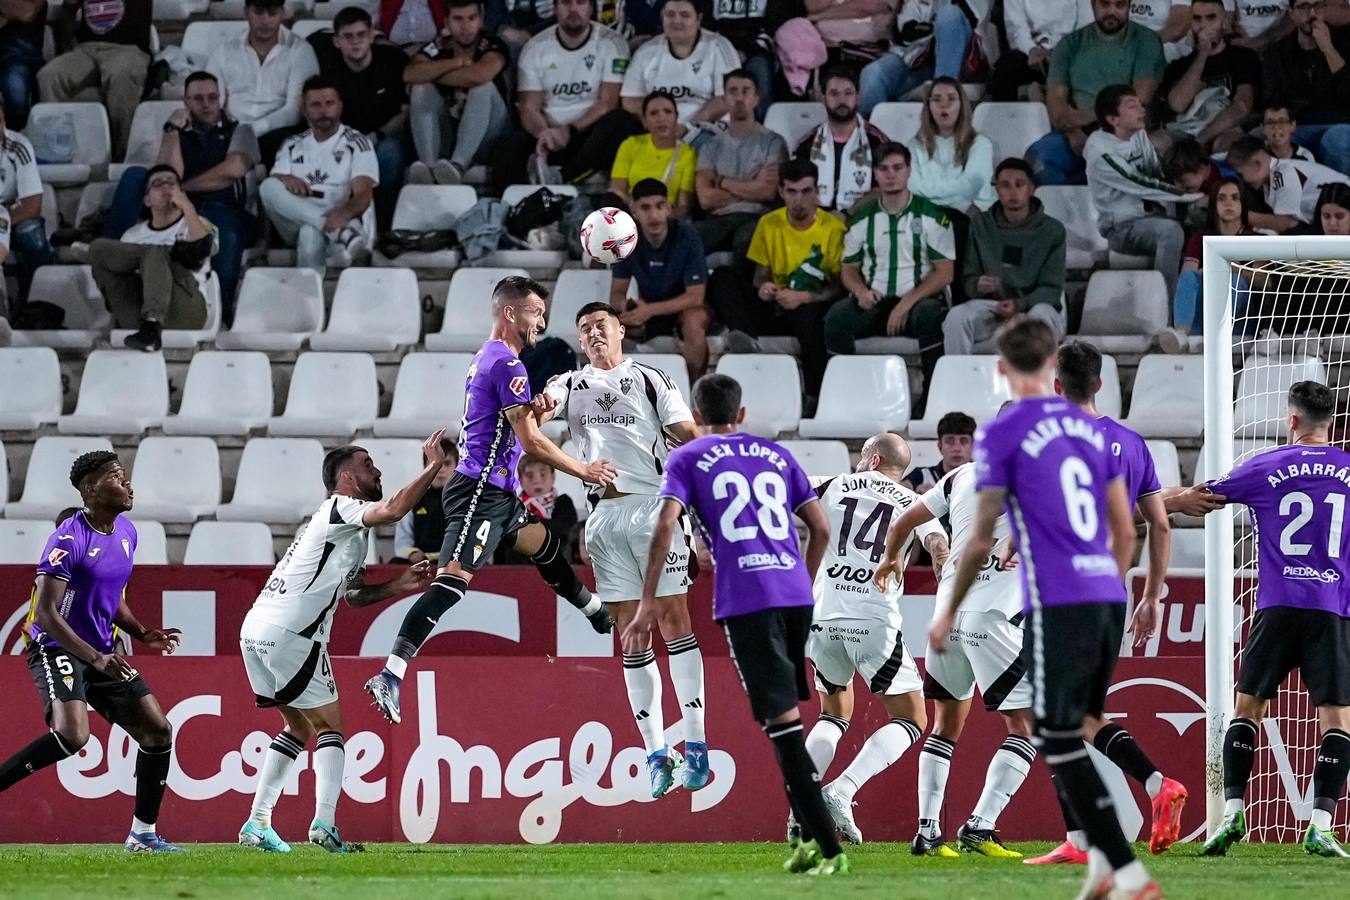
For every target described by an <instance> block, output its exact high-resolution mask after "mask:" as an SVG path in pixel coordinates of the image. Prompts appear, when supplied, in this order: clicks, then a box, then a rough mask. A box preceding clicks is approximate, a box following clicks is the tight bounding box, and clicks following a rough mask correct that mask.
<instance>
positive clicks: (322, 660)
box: [239, 617, 338, 709]
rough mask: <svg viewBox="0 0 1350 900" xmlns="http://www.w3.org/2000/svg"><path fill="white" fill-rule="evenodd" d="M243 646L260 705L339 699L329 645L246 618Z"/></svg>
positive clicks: (299, 705)
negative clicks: (329, 656)
mask: <svg viewBox="0 0 1350 900" xmlns="http://www.w3.org/2000/svg"><path fill="white" fill-rule="evenodd" d="M239 649H240V650H241V651H242V652H243V654H244V671H245V672H247V673H248V683H249V686H250V687H252V688H253V695H254V697H255V699H256V700H257V703H258V706H260V707H269V706H289V707H292V708H294V709H316V708H318V707H320V706H327V705H328V704H329V703H335V702H337V698H338V693H337V680H336V679H334V677H333V665H332V663H330V662H329V661H328V645H327V644H323V643H320V642H318V641H311V640H310V639H309V638H304V637H301V636H300V635H298V634H295V633H293V632H290V631H287V630H286V629H284V628H281V627H279V626H276V625H272V624H271V623H268V622H259V621H256V620H254V619H252V618H251V617H245V619H244V625H243V627H242V628H240V629H239Z"/></svg>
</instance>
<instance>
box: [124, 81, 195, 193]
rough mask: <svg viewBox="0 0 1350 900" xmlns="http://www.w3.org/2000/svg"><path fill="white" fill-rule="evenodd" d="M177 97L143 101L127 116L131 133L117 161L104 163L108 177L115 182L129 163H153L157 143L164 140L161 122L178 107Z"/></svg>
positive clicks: (179, 105) (179, 102) (134, 164)
mask: <svg viewBox="0 0 1350 900" xmlns="http://www.w3.org/2000/svg"><path fill="white" fill-rule="evenodd" d="M182 108H183V103H182V101H180V100H143V101H141V104H140V105H139V106H137V107H136V114H135V115H134V116H132V118H131V134H130V135H128V137H127V152H126V156H124V157H123V158H122V161H121V162H115V163H113V164H112V165H110V166H108V180H109V181H113V182H116V181H119V180H121V178H122V175H123V174H124V173H125V172H126V170H127V169H129V168H131V167H132V166H153V165H154V164H155V160H156V159H157V158H158V157H159V145H160V142H161V141H162V140H163V139H164V123H165V122H167V121H169V116H171V115H173V113H174V110H178V109H182Z"/></svg>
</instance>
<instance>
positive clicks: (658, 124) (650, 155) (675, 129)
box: [609, 90, 698, 219]
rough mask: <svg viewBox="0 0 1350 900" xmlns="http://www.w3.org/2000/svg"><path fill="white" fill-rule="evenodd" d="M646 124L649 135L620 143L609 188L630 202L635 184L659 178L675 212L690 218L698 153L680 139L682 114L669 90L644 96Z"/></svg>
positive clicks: (672, 210)
mask: <svg viewBox="0 0 1350 900" xmlns="http://www.w3.org/2000/svg"><path fill="white" fill-rule="evenodd" d="M642 124H643V125H644V126H645V127H646V129H647V133H646V134H637V135H633V136H632V137H630V138H626V139H625V140H624V142H623V143H622V144H620V145H619V153H618V155H617V156H615V157H614V165H613V167H612V168H611V169H610V172H609V189H610V191H611V192H612V193H615V194H617V195H618V196H619V197H621V198H622V199H623V202H624V203H625V204H627V203H629V202H630V201H631V198H630V197H629V194H628V192H629V189H630V188H631V187H632V186H633V185H635V184H637V183H638V182H639V181H642V180H643V179H645V178H655V179H656V180H657V181H659V182H661V183H662V184H664V185H665V186H666V190H667V195H666V198H667V199H668V200H669V201H670V210H671V215H673V216H676V217H677V218H681V219H683V218H687V217H688V215H689V205H690V203H691V202H692V199H693V197H694V173H695V171H696V170H697V169H698V153H697V152H695V150H694V148H693V147H690V146H689V145H688V144H686V143H684V142H683V141H681V140H680V138H679V133H680V120H679V113H678V112H676V106H675V98H674V97H673V96H671V94H670V92H669V91H660V90H658V91H652V92H651V93H650V94H648V95H647V96H646V97H644V98H643V100H642Z"/></svg>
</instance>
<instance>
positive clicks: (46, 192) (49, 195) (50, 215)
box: [42, 184, 61, 237]
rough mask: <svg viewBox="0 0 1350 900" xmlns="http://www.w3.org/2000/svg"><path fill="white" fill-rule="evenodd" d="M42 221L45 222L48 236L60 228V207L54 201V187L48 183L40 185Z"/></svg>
mask: <svg viewBox="0 0 1350 900" xmlns="http://www.w3.org/2000/svg"><path fill="white" fill-rule="evenodd" d="M42 221H43V222H45V223H46V224H47V236H48V237H51V236H52V235H53V234H56V232H57V231H59V230H60V229H61V208H60V207H59V206H58V205H57V202H56V188H54V187H52V186H51V185H50V184H44V185H43V186H42Z"/></svg>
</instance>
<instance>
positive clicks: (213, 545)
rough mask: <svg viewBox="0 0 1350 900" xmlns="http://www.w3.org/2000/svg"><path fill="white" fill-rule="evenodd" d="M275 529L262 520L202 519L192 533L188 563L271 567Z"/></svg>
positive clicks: (185, 554)
mask: <svg viewBox="0 0 1350 900" xmlns="http://www.w3.org/2000/svg"><path fill="white" fill-rule="evenodd" d="M276 561H277V554H276V550H275V549H274V548H273V547H272V529H270V528H268V527H267V526H266V525H264V524H263V523H262V522H198V523H197V524H196V525H193V526H192V533H191V534H189V535H188V540H187V549H186V550H185V551H184V552H183V565H185V566H271V565H275V564H276Z"/></svg>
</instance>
